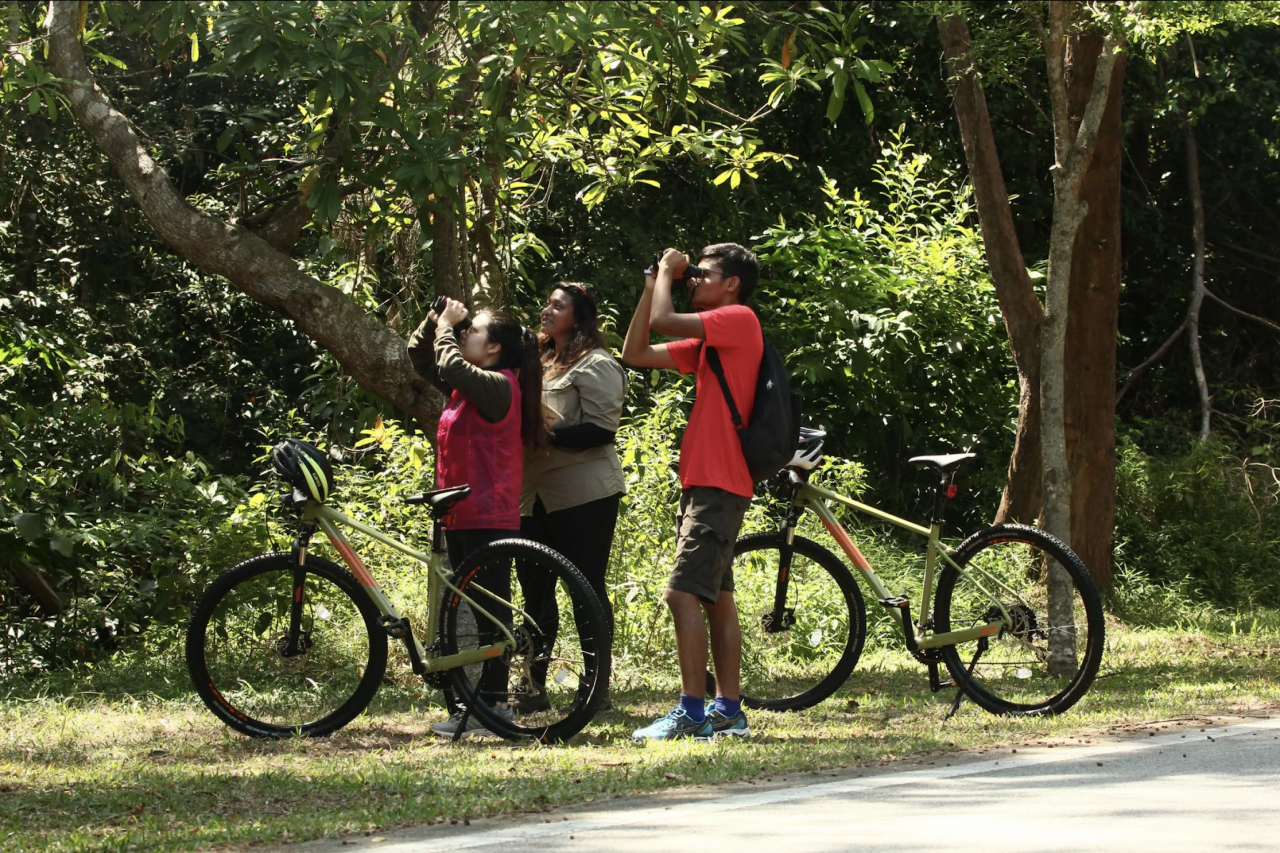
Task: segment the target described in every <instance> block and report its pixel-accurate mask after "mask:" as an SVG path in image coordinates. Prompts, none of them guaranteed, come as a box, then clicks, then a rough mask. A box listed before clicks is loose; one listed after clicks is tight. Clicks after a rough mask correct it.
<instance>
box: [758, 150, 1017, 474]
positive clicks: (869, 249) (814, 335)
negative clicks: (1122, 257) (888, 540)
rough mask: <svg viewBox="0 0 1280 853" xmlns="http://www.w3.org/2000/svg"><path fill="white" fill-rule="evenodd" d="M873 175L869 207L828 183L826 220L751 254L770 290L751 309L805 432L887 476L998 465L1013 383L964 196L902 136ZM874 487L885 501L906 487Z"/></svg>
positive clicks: (770, 234)
mask: <svg viewBox="0 0 1280 853" xmlns="http://www.w3.org/2000/svg"><path fill="white" fill-rule="evenodd" d="M874 171H875V174H876V180H875V185H876V186H875V195H873V196H870V197H868V196H864V194H863V193H862V191H860V190H855V191H854V192H853V193H852V195H851V196H850V195H845V194H843V193H841V191H840V189H839V188H838V187H837V186H836V184H835V182H834V181H832V180H829V179H828V180H827V181H826V184H825V187H824V190H825V193H826V197H827V200H826V205H825V210H824V212H823V213H822V214H820V215H814V214H802V215H800V216H798V217H796V218H795V219H793V220H792V221H791V222H790V223H788V222H786V221H785V220H784V221H782V222H780V223H779V224H778V225H776V226H774V227H773V228H770V229H769V230H767V231H766V232H765V233H764V235H763V237H762V239H761V241H760V243H759V249H760V253H761V258H762V260H763V261H764V262H765V263H766V264H767V265H768V269H769V278H768V279H767V280H766V281H764V282H763V283H762V285H761V291H762V292H761V294H760V295H759V296H758V297H756V299H755V301H756V303H757V305H759V310H760V312H761V316H762V318H763V320H764V322H765V324H766V328H768V329H769V333H770V335H771V336H773V338H774V340H775V341H777V342H778V344H779V346H780V348H781V351H782V352H784V353H787V362H788V366H789V367H790V369H791V370H792V371H793V375H794V376H796V377H797V378H798V379H799V380H800V382H799V392H800V393H801V394H802V395H803V396H804V397H805V415H804V418H805V421H806V423H809V424H811V425H822V426H824V427H826V428H827V430H828V432H829V433H830V441H831V443H832V444H833V446H834V447H835V448H837V452H839V453H841V454H842V455H847V456H849V457H851V458H855V459H862V458H867V457H869V456H880V457H881V458H882V459H887V460H889V461H887V463H886V464H887V467H888V471H889V472H898V471H900V470H901V469H900V467H899V466H901V464H902V463H903V461H905V458H906V457H907V456H908V455H911V454H913V453H929V452H942V451H943V450H951V449H955V450H972V449H975V448H977V449H978V451H979V452H989V454H990V457H991V459H992V461H996V460H998V459H999V458H1000V455H1001V454H1003V453H1006V452H1007V449H1008V446H1009V443H1010V442H1009V438H1010V436H1011V432H1012V430H1013V427H1014V425H1015V415H1016V412H1015V411H1014V405H1015V404H1016V383H1015V377H1014V372H1013V364H1012V359H1011V357H1010V356H1009V352H1008V343H1007V339H1006V336H1005V331H1004V326H1003V323H1002V321H1001V318H1000V309H999V305H998V304H997V303H996V298H995V289H994V288H993V286H992V285H991V281H990V279H989V278H988V277H987V274H986V271H985V263H984V258H983V254H982V242H981V238H980V237H979V235H978V234H977V232H976V231H975V230H974V224H975V223H974V219H975V217H974V213H973V209H972V207H971V206H970V202H969V196H968V191H967V190H965V189H961V188H960V185H959V180H958V179H957V178H956V177H955V176H954V175H953V174H950V173H948V172H946V171H941V174H936V176H935V175H931V174H930V158H929V156H928V155H926V154H920V153H914V152H912V151H911V146H910V144H909V143H907V142H906V140H905V139H904V137H903V131H902V130H901V129H900V130H899V131H898V132H897V133H896V134H895V135H894V136H893V139H892V141H891V142H889V143H887V144H886V145H885V146H884V148H883V149H882V150H881V159H880V160H879V162H877V163H876V165H875V167H874ZM882 470H883V469H882ZM894 476H897V475H896V474H895V475H894ZM876 485H877V487H879V488H883V487H885V486H888V488H889V495H890V497H892V495H893V492H894V490H896V488H899V487H900V484H899V483H898V482H894V481H892V480H891V481H889V482H878V483H877V484H876ZM994 485H995V484H994V483H989V484H988V488H990V487H992V486H994ZM988 494H989V493H988Z"/></svg>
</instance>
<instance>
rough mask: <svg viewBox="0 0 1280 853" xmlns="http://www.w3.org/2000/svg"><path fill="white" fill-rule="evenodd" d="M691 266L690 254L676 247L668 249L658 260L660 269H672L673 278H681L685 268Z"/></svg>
mask: <svg viewBox="0 0 1280 853" xmlns="http://www.w3.org/2000/svg"><path fill="white" fill-rule="evenodd" d="M687 266H689V256H688V255H686V254H685V253H684V252H678V251H676V250H675V249H667V250H666V251H664V252H663V253H662V260H660V261H658V267H659V268H660V269H665V270H670V272H671V278H672V279H673V280H674V279H677V278H680V275H681V273H683V272H684V268H685V267H687Z"/></svg>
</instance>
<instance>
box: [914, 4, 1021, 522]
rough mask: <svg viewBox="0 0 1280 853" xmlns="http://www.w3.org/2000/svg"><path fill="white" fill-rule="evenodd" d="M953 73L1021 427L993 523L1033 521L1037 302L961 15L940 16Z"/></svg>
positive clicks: (943, 42) (956, 103)
mask: <svg viewBox="0 0 1280 853" xmlns="http://www.w3.org/2000/svg"><path fill="white" fill-rule="evenodd" d="M938 32H939V34H940V35H941V37H942V46H943V52H944V54H945V56H946V60H947V71H948V73H949V75H950V80H949V82H950V86H951V93H952V98H953V99H954V101H955V111H956V120H957V121H958V122H959V124H960V135H961V139H962V141H963V143H964V154H965V160H966V161H967V162H968V164H969V174H970V178H971V179H972V181H973V194H974V199H975V201H976V203H977V206H978V222H979V225H980V227H981V228H982V241H983V245H984V246H985V249H986V254H987V265H988V266H989V267H990V269H991V280H992V283H993V284H994V285H995V288H996V297H997V299H999V301H1000V314H1001V316H1002V317H1003V318H1004V324H1005V331H1006V332H1008V334H1009V343H1010V346H1011V348H1012V350H1013V360H1014V364H1015V366H1016V367H1017V370H1018V386H1019V400H1018V433H1017V438H1016V440H1015V442H1014V447H1013V456H1012V457H1011V458H1010V460H1009V475H1008V479H1007V481H1006V483H1005V489H1004V496H1003V497H1002V498H1001V501H1000V508H999V510H998V511H997V512H996V519H995V520H996V523H1001V522H1005V521H1021V522H1026V523H1033V522H1034V521H1035V520H1036V518H1037V517H1038V516H1039V514H1040V502H1041V491H1040V315H1041V308H1040V300H1039V299H1038V298H1037V297H1036V294H1035V290H1034V289H1033V288H1032V286H1031V278H1030V276H1028V275H1027V266H1026V261H1025V260H1024V259H1023V255H1022V248H1021V247H1020V246H1019V244H1018V234H1017V230H1016V228H1015V226H1014V220H1013V210H1012V209H1011V207H1010V206H1009V193H1008V190H1006V189H1005V183H1004V174H1003V173H1002V171H1001V169H1000V158H999V155H998V153H997V152H996V145H995V137H994V134H993V133H992V130H991V116H990V114H989V113H988V111H987V99H986V95H985V94H984V93H983V91H982V85H981V84H980V83H979V82H978V77H977V74H976V73H975V71H974V67H973V56H972V52H971V49H970V43H971V41H972V36H971V34H970V32H969V25H968V24H967V23H965V22H964V21H963V20H961V19H960V18H956V17H946V18H940V19H939V21H938Z"/></svg>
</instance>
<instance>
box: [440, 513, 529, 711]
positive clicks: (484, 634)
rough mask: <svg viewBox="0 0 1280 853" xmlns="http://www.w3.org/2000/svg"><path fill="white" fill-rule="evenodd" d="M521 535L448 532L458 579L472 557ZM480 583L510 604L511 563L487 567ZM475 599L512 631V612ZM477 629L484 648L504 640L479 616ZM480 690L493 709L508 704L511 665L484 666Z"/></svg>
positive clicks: (498, 660)
mask: <svg viewBox="0 0 1280 853" xmlns="http://www.w3.org/2000/svg"><path fill="white" fill-rule="evenodd" d="M519 535H520V531H518V530H497V529H494V528H483V529H479V530H446V531H445V532H444V547H445V550H446V551H447V552H448V554H449V565H450V566H451V567H452V568H453V571H454V576H455V577H456V576H457V572H458V568H459V567H460V566H462V564H463V561H464V560H465V559H466V558H467V556H468V555H469V554H472V553H474V552H475V551H477V550H479V549H480V548H483V547H484V546H485V545H488V544H489V543H491V542H496V541H498V540H499V539H512V538H515V537H517V536H519ZM476 583H478V584H480V586H482V587H484V588H485V589H487V590H488V591H489V592H491V593H493V594H494V595H496V596H498V597H499V598H501V599H502V600H503V601H510V600H511V563H510V562H508V563H507V564H506V565H499V564H498V563H492V564H486V565H485V566H483V567H482V568H481V569H480V572H479V574H477V575H476ZM473 598H475V600H476V603H477V604H479V605H480V606H481V607H483V608H484V609H485V610H487V611H488V612H490V613H492V614H493V616H494V618H496V619H500V620H501V621H502V622H503V623H504V624H506V625H507V626H508V627H509V626H510V625H511V611H510V610H509V609H508V608H506V607H502V606H499V605H498V604H496V603H494V602H493V601H492V600H488V599H487V597H486V596H484V595H480V596H473ZM486 626H489V627H486ZM476 627H477V633H478V634H479V635H480V636H479V642H480V644H481V645H488V644H489V643H496V642H499V641H500V640H501V639H502V635H501V633H500V632H499V631H497V630H496V629H495V628H493V627H492V623H491V622H489V620H488V619H485V618H484V617H482V616H480V615H478V614H477V616H476ZM479 689H480V692H481V693H482V694H483V695H484V697H485V699H486V701H487V702H488V703H489V704H490V705H496V704H497V703H499V702H506V701H507V664H506V662H505V661H503V660H502V658H501V657H497V658H494V659H492V660H487V661H485V662H484V668H483V669H482V670H481V674H480V685H479Z"/></svg>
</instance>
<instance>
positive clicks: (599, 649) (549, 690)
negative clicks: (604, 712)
mask: <svg viewBox="0 0 1280 853" xmlns="http://www.w3.org/2000/svg"><path fill="white" fill-rule="evenodd" d="M517 562H518V563H520V564H522V573H524V574H525V576H526V577H537V576H542V577H545V578H547V579H548V581H549V583H548V584H547V585H546V586H545V587H542V588H539V589H537V590H533V589H528V590H526V589H524V588H523V586H522V585H521V584H519V583H516V582H513V583H512V584H511V595H512V597H511V599H510V601H511V603H512V604H514V605H516V607H517V608H519V609H520V610H521V611H523V612H524V613H525V614H527V618H522V619H521V620H520V624H519V625H514V624H512V620H511V619H510V615H509V613H506V612H505V608H497V609H496V611H495V609H491V601H490V600H489V599H488V597H487V596H486V595H485V594H484V593H483V592H481V591H480V589H478V588H477V587H479V588H483V587H484V585H485V582H484V577H483V576H484V575H485V574H486V573H489V576H490V577H493V574H492V573H493V572H495V571H497V572H510V573H511V574H510V576H511V577H512V578H513V579H514V577H515V571H514V568H515V565H516V564H517ZM543 572H545V575H543V574H542V573H543ZM454 583H455V584H456V585H457V587H458V589H459V590H461V591H462V592H464V593H466V594H467V595H468V596H469V597H471V598H473V599H474V600H475V601H476V603H477V604H479V605H480V606H481V607H483V608H484V609H486V610H489V612H490V613H493V615H495V616H497V617H499V618H505V621H506V622H507V624H508V625H510V626H511V630H512V632H513V634H514V635H515V636H516V639H517V642H518V646H517V648H515V649H513V650H511V651H510V652H509V653H508V654H506V655H504V656H503V658H502V663H501V664H499V663H498V662H487V663H483V664H471V665H469V666H464V667H455V668H454V669H451V670H449V671H448V675H449V683H450V685H451V686H452V690H453V693H454V695H455V696H456V697H457V699H458V701H460V702H462V703H463V704H465V705H466V706H467V707H468V708H470V709H471V713H473V714H474V715H475V716H476V717H477V718H478V719H479V720H480V722H481V723H482V724H483V725H484V727H485V728H487V729H488V730H489V731H490V732H491V733H493V734H496V735H499V736H501V737H505V738H507V739H509V740H525V739H532V740H538V741H541V742H543V743H562V742H564V741H566V740H568V739H569V738H571V737H573V736H574V735H576V734H577V733H578V732H580V731H582V729H583V727H585V726H586V725H587V724H588V723H589V722H590V721H591V719H592V718H593V717H594V716H595V714H596V712H597V711H598V710H599V708H600V705H601V703H602V702H603V701H604V698H605V696H606V695H607V692H608V685H609V674H610V670H611V668H612V655H611V646H612V642H613V638H612V637H611V636H610V630H609V621H608V617H607V616H606V614H605V610H604V607H603V606H602V605H601V604H600V600H599V598H598V597H597V596H596V594H595V592H594V591H593V590H592V589H591V585H590V584H589V583H588V582H587V579H586V578H585V577H583V576H582V573H581V572H579V571H578V569H577V568H576V567H575V566H574V565H573V564H572V563H570V562H569V561H568V560H567V559H565V558H564V556H562V555H561V554H560V553H558V552H556V551H553V550H552V549H550V548H548V547H546V546H545V545H541V544H539V543H536V542H533V541H530V540H527V539H502V540H499V541H497V542H493V543H491V544H489V545H486V546H485V547H483V548H480V549H478V550H476V551H475V552H473V553H471V554H468V555H467V557H466V558H465V559H464V560H463V561H462V565H461V566H459V567H458V568H457V569H456V570H455V572H454ZM566 610H567V611H568V612H572V613H573V618H572V619H565V618H561V614H562V613H564V612H565V611H566ZM483 618H484V617H482V616H478V615H477V614H475V613H474V612H473V610H472V608H471V606H470V605H469V604H467V602H466V601H465V600H464V599H463V598H462V597H461V596H460V595H458V594H457V593H455V592H451V591H446V593H445V595H444V598H443V600H442V601H441V612H440V626H441V644H442V646H443V648H444V653H445V654H446V655H449V654H455V653H457V652H459V651H463V650H465V649H468V648H476V647H478V646H483V645H487V644H490V643H492V642H495V640H496V637H495V636H494V634H495V632H493V631H492V630H489V631H486V630H484V629H481V628H478V627H476V624H477V622H479V621H480V620H483ZM503 702H507V703H509V704H510V705H511V706H512V707H513V708H515V709H517V713H516V715H515V716H514V718H513V719H507V718H505V717H504V716H501V715H500V714H499V712H498V711H496V710H495V706H497V705H498V704H500V703H503ZM544 705H545V707H543V706H544Z"/></svg>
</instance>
